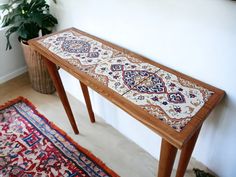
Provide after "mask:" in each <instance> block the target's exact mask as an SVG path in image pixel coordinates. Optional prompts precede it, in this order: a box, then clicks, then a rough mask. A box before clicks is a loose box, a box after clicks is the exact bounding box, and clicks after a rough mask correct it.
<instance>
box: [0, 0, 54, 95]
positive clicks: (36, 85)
mask: <svg viewBox="0 0 236 177" xmlns="http://www.w3.org/2000/svg"><path fill="white" fill-rule="evenodd" d="M54 2H55V0H54ZM0 8H1V9H3V12H2V13H3V18H2V24H3V25H2V26H3V27H5V26H9V29H8V30H7V31H6V33H5V35H6V39H7V45H6V50H8V49H11V48H12V46H11V43H10V36H11V34H13V33H16V34H17V35H18V40H19V41H20V42H21V44H22V48H23V52H24V56H25V61H26V64H27V66H28V72H29V76H30V81H31V85H32V87H33V89H35V90H36V91H39V92H41V93H53V92H54V91H55V87H54V86H53V83H52V80H51V78H50V76H49V74H48V71H47V69H46V67H45V65H44V63H43V61H42V58H41V55H40V54H38V53H37V52H35V51H34V50H33V49H31V48H30V47H29V45H28V43H27V41H28V40H29V39H32V38H35V37H38V36H40V35H46V34H49V33H51V32H52V30H53V27H54V26H55V25H56V24H57V19H56V18H55V17H54V16H53V15H51V14H50V11H49V5H48V4H47V3H46V1H45V0H9V3H8V4H4V5H2V6H1V7H0Z"/></svg>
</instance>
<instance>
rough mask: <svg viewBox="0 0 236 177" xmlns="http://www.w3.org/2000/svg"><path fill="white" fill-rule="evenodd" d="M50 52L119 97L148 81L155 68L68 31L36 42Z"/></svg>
mask: <svg viewBox="0 0 236 177" xmlns="http://www.w3.org/2000/svg"><path fill="white" fill-rule="evenodd" d="M39 42H40V43H41V44H42V45H43V46H45V47H46V48H48V49H49V50H50V51H51V52H53V53H54V54H56V55H58V56H59V57H61V58H62V59H64V60H66V61H67V62H69V63H70V64H72V65H74V66H76V67H77V68H78V69H79V70H80V71H83V72H85V73H87V74H88V75H90V76H92V77H93V78H95V79H97V80H98V81H100V82H102V83H103V84H104V85H106V86H108V87H109V88H111V89H112V90H114V91H116V92H117V93H119V94H121V95H122V94H124V93H126V92H127V91H129V89H130V88H132V87H133V86H135V85H137V84H139V82H141V81H143V80H145V79H146V78H147V77H149V72H157V71H158V70H159V68H157V67H155V66H152V65H150V64H148V63H144V62H142V61H140V60H138V59H136V58H133V57H130V56H129V55H126V54H124V53H122V52H120V51H117V50H115V49H112V48H110V47H108V46H106V45H103V44H102V43H100V42H98V41H95V40H93V39H91V38H89V37H86V36H83V35H81V34H79V33H75V32H72V31H68V32H63V33H59V34H57V35H53V36H51V37H48V38H46V39H43V40H40V41H39Z"/></svg>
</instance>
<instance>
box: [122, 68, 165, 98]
mask: <svg viewBox="0 0 236 177" xmlns="http://www.w3.org/2000/svg"><path fill="white" fill-rule="evenodd" d="M160 70H161V68H159V69H158V70H157V71H155V72H154V73H153V74H157V73H158V72H159V71H160ZM150 77H151V76H149V77H147V78H146V79H143V80H142V81H140V82H139V83H137V84H136V85H135V86H134V87H136V86H137V85H140V84H141V83H143V82H144V81H146V80H147V79H149V78H150ZM131 90H132V89H129V90H128V91H126V92H125V93H123V94H122V96H124V95H125V94H127V93H129V92H130V91H131Z"/></svg>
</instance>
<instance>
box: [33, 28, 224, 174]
mask: <svg viewBox="0 0 236 177" xmlns="http://www.w3.org/2000/svg"><path fill="white" fill-rule="evenodd" d="M29 44H30V45H31V46H32V47H33V48H34V49H35V50H36V51H37V52H39V53H40V54H41V55H42V56H44V57H43V59H44V61H45V64H46V66H47V68H48V71H49V73H50V75H51V77H52V79H53V81H54V84H55V87H56V89H57V91H58V94H59V97H60V99H61V101H62V103H63V106H64V108H65V111H66V113H67V116H68V118H69V120H70V123H71V126H72V128H73V130H74V132H75V133H76V134H78V133H79V131H78V129H77V126H76V123H75V120H74V117H73V114H72V111H71V108H70V105H69V102H68V99H67V97H66V94H65V90H64V87H63V85H62V82H61V79H60V76H59V74H58V71H57V66H60V67H61V68H63V69H64V70H66V71H67V72H69V73H70V74H72V75H73V76H75V77H76V78H78V79H79V80H80V84H81V88H82V91H83V94H84V98H85V101H86V105H87V109H88V112H89V116H90V120H91V122H95V118H94V113H93V110H92V106H91V102H90V98H89V92H88V88H87V86H88V87H90V88H92V89H93V90H95V91H96V92H98V93H99V94H101V95H102V96H104V97H105V98H107V99H108V100H110V101H111V102H112V103H114V104H115V105H117V106H118V107H120V108H121V109H123V110H124V111H126V112H127V113H129V114H130V115H131V116H132V117H134V118H135V119H137V120H138V121H140V122H141V123H143V124H144V125H146V126H147V127H149V128H150V129H152V130H153V131H154V132H156V133H157V134H159V135H160V136H161V137H162V144H161V153H160V163H159V170H158V177H168V176H170V174H171V171H172V168H173V164H174V160H175V156H176V152H177V150H178V149H179V150H181V155H180V160H179V164H178V169H177V174H176V176H177V177H182V176H184V173H185V170H186V168H187V165H188V162H189V160H190V157H191V154H192V151H193V148H194V146H195V143H196V140H197V137H198V134H199V132H200V129H201V126H202V124H203V122H204V120H205V119H206V118H207V116H208V114H209V113H210V112H211V110H212V109H213V108H214V107H215V106H216V105H217V104H218V103H219V102H220V100H221V99H222V98H223V96H224V91H222V90H220V89H218V88H215V87H213V86H210V85H208V84H205V83H203V82H201V81H198V80H196V79H193V78H191V77H189V76H186V75H184V74H182V73H179V72H177V71H174V70H172V69H170V68H167V67H165V66H163V65H160V64H158V63H156V62H154V61H151V60H149V59H147V58H145V57H143V56H140V55H137V54H135V53H133V52H131V51H128V50H126V49H124V48H121V47H119V46H117V45H114V44H111V43H109V42H107V41H104V40H102V39H99V38H97V37H95V36H92V35H90V34H87V33H85V32H82V31H80V30H78V29H75V28H70V29H66V30H64V31H60V32H57V33H53V34H51V35H47V36H44V37H40V38H36V39H33V40H30V41H29Z"/></svg>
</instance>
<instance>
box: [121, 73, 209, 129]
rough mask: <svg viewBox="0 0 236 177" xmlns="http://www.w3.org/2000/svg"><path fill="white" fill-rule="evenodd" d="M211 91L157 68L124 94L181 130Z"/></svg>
mask: <svg viewBox="0 0 236 177" xmlns="http://www.w3.org/2000/svg"><path fill="white" fill-rule="evenodd" d="M212 94H213V92H211V91H209V90H207V89H205V88H202V87H200V86H197V85H195V84H193V83H191V82H189V81H187V80H184V79H182V78H179V77H177V76H175V75H173V74H171V73H169V72H166V71H163V70H159V71H158V72H157V73H153V74H150V77H149V78H147V79H146V80H144V81H143V82H141V83H140V84H138V85H136V86H135V87H133V88H132V89H131V90H130V91H129V92H127V93H126V94H124V97H125V98H126V99H128V100H130V101H131V102H133V103H135V104H137V105H139V106H140V107H142V108H143V109H145V110H146V111H148V112H149V113H150V114H152V115H153V116H154V117H157V118H159V119H160V120H162V121H164V122H165V123H167V124H168V125H170V126H171V127H172V128H174V129H175V130H176V131H178V132H180V131H181V130H182V129H183V128H184V126H185V125H186V124H187V123H188V122H189V121H190V120H191V118H192V117H193V116H194V115H195V114H196V113H197V112H198V111H199V110H200V109H201V107H202V106H203V105H204V103H205V102H206V101H207V100H208V98H209V97H210V96H211V95H212Z"/></svg>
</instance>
